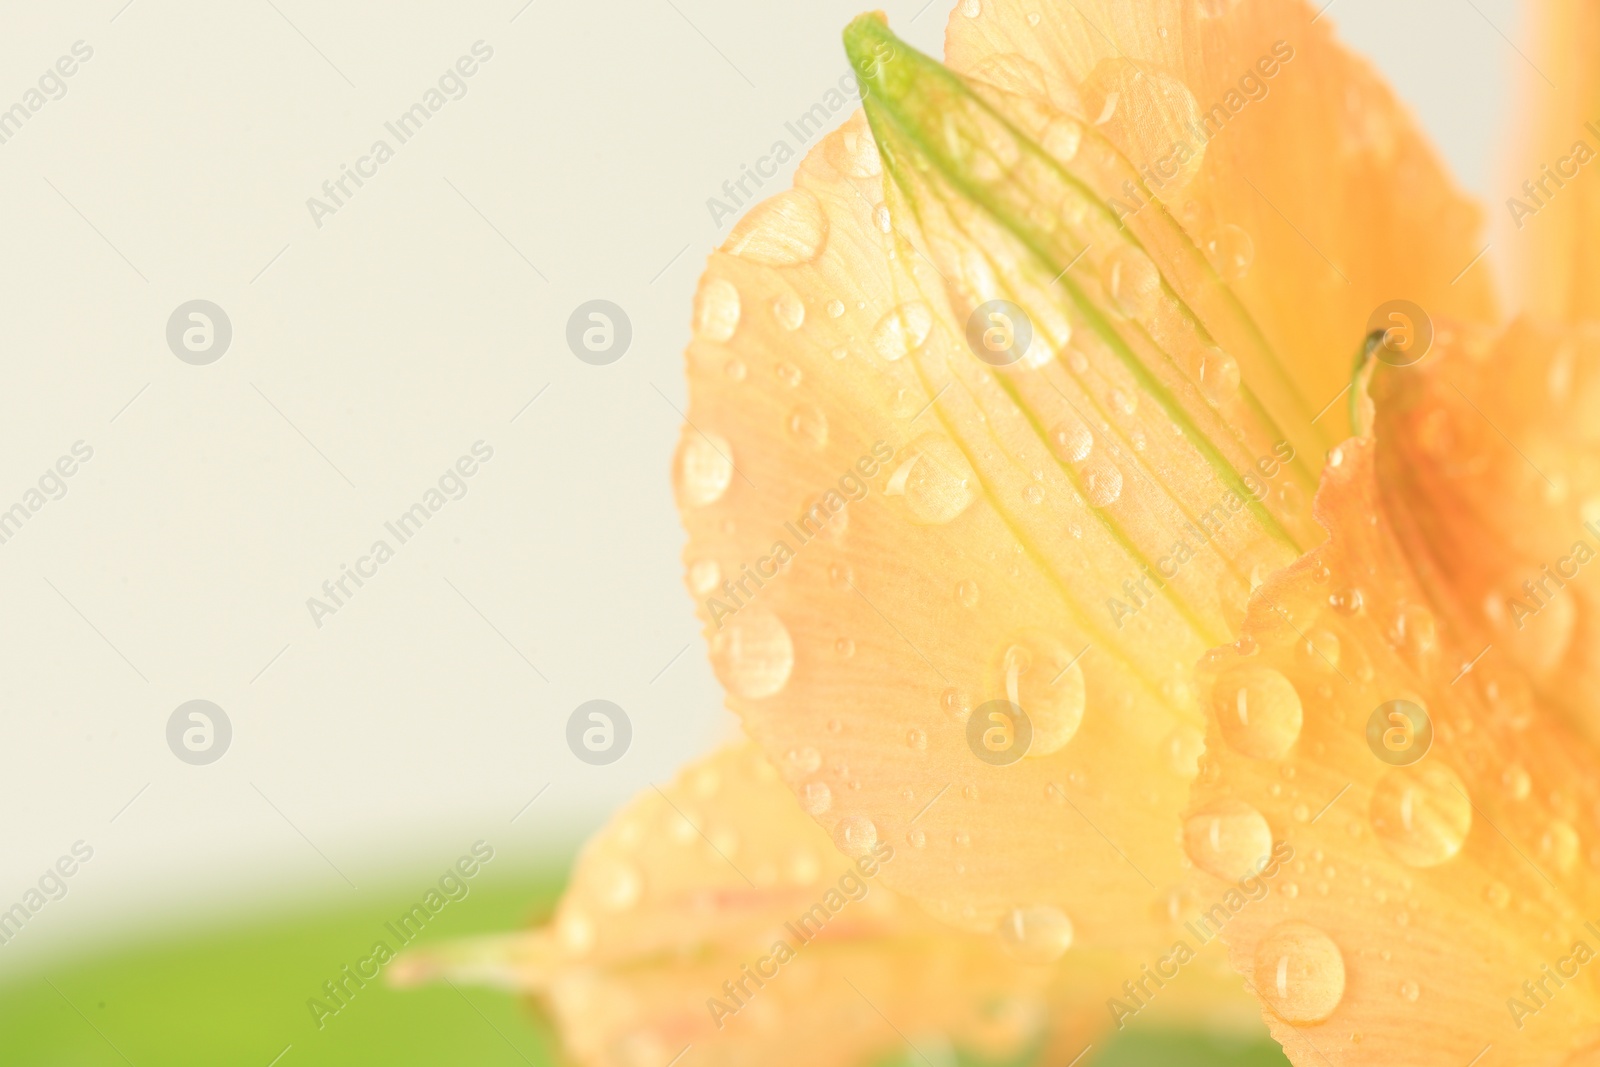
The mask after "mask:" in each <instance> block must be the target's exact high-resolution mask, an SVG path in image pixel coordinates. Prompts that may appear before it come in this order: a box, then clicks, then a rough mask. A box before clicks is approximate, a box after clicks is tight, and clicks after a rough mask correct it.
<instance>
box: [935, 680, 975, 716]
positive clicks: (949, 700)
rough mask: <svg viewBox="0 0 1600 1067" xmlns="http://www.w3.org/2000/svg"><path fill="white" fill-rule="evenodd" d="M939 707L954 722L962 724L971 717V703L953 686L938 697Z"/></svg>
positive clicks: (965, 695)
mask: <svg viewBox="0 0 1600 1067" xmlns="http://www.w3.org/2000/svg"><path fill="white" fill-rule="evenodd" d="M939 706H940V707H942V708H943V709H944V713H945V714H946V715H948V716H950V717H951V718H952V719H954V720H955V721H956V722H961V723H964V722H966V721H967V719H968V718H970V717H971V716H972V701H971V700H970V699H968V697H967V694H965V693H963V692H962V691H961V690H959V689H957V688H956V687H955V686H951V687H950V688H949V689H946V690H945V691H944V694H943V695H942V696H940V697H939Z"/></svg>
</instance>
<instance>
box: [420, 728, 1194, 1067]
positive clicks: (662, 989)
mask: <svg viewBox="0 0 1600 1067" xmlns="http://www.w3.org/2000/svg"><path fill="white" fill-rule="evenodd" d="M897 862H899V850H896V849H894V848H893V847H890V846H888V845H887V843H886V842H885V843H880V844H879V846H878V848H877V850H876V851H875V852H874V853H872V854H871V858H870V859H869V860H868V861H867V862H865V863H857V862H853V861H851V860H849V859H847V858H846V857H844V856H842V855H841V854H840V853H839V852H838V851H837V850H836V849H834V848H833V846H832V845H831V844H830V843H829V842H828V838H827V835H826V834H825V833H823V831H822V830H820V829H819V828H818V827H817V826H816V825H815V823H813V822H812V820H811V819H809V818H808V817H806V815H805V814H804V813H803V812H801V811H800V809H799V807H798V806H797V805H796V804H795V801H794V798H793V796H791V795H790V793H789V791H788V790H787V789H786V788H785V787H784V786H783V784H782V783H781V782H780V781H779V779H778V776H777V774H776V773H775V772H774V771H773V768H772V766H771V765H770V764H769V763H767V761H766V760H765V759H764V758H763V757H762V756H761V755H760V753H759V752H758V751H757V750H756V748H755V747H754V746H753V745H750V744H748V743H740V744H734V745H730V746H727V747H725V748H723V749H721V750H719V751H718V752H716V753H714V754H713V755H711V756H709V757H707V758H705V759H703V760H701V761H699V762H698V763H696V764H694V765H692V766H690V767H689V768H687V769H685V771H684V772H683V773H682V774H681V775H679V777H678V778H677V780H676V781H674V782H672V783H671V784H670V785H668V786H666V787H665V788H663V789H652V790H650V791H647V792H645V793H644V794H643V795H641V796H640V797H638V798H637V799H635V800H634V801H633V802H632V803H630V804H629V805H627V806H626V807H625V808H624V809H623V810H622V811H621V812H619V813H618V814H617V816H616V817H615V818H614V819H613V820H612V821H611V823H609V824H608V825H607V826H606V827H605V828H604V829H602V830H601V831H600V832H599V833H598V834H597V835H596V836H595V837H594V838H592V839H591V840H590V841H589V842H588V844H587V845H585V847H584V850H583V854H582V856H581V857H580V858H579V860H578V862H577V865H576V866H575V868H574V870H573V873H572V881H571V884H570V885H569V887H568V889H567V892H566V894H565V895H564V896H563V898H562V900H561V902H560V904H559V906H558V907H557V909H556V912H555V915H554V917H553V920H552V922H551V923H550V925H549V926H546V927H544V928H542V929H539V930H534V931H529V932H527V933H523V934H517V935H511V936H503V937H497V938H492V939H486V940H478V941H467V942H459V943H454V944H447V945H445V946H442V947H433V948H429V949H424V950H418V951H414V952H412V953H408V954H407V955H406V956H405V957H403V958H402V960H401V961H400V962H399V963H397V964H396V965H395V968H396V971H395V973H396V975H397V980H399V981H401V982H403V983H407V984H410V983H415V982H418V981H422V980H426V979H429V978H433V977H438V976H440V975H443V976H445V977H449V978H451V979H452V980H457V981H461V980H465V981H479V982H488V983H491V984H496V985H501V986H504V987H509V988H513V989H523V990H527V991H529V992H531V993H533V994H535V995H536V996H537V997H538V998H539V999H540V1001H541V1002H542V1003H543V1004H544V1005H545V1006H546V1007H548V1009H549V1010H550V1011H551V1012H552V1014H553V1015H554V1017H555V1021H556V1022H557V1024H558V1026H559V1028H560V1030H561V1033H562V1037H563V1041H564V1043H565V1045H566V1047H567V1049H568V1051H569V1052H570V1053H571V1054H572V1055H573V1057H574V1058H575V1059H576V1060H577V1061H578V1062H580V1063H583V1064H587V1065H592V1067H602V1065H603V1067H662V1065H664V1064H666V1063H668V1062H669V1061H671V1060H672V1059H673V1057H675V1056H677V1055H678V1054H679V1053H680V1052H682V1050H683V1049H684V1048H685V1047H688V1046H692V1047H693V1053H692V1055H693V1057H694V1060H693V1062H695V1063H704V1064H729V1065H733V1064H740V1065H742V1064H751V1063H762V1064H839V1065H844V1067H848V1065H855V1064H867V1063H874V1062H881V1061H882V1060H883V1059H884V1058H885V1057H888V1056H890V1055H893V1054H895V1053H897V1052H905V1053H907V1054H909V1055H911V1056H912V1057H913V1058H918V1057H917V1052H921V1053H922V1055H923V1056H926V1057H928V1058H930V1059H934V1060H939V1059H940V1057H939V1055H938V1053H937V1051H936V1050H944V1051H945V1052H946V1054H948V1052H949V1051H959V1052H961V1053H962V1054H964V1055H969V1056H973V1057H977V1058H979V1059H980V1060H981V1061H982V1062H990V1061H999V1060H1005V1061H1007V1062H1010V1061H1012V1060H1014V1059H1017V1058H1019V1057H1021V1056H1023V1054H1025V1053H1028V1054H1031V1053H1032V1052H1033V1051H1035V1050H1037V1049H1041V1048H1045V1049H1052V1050H1055V1051H1056V1052H1061V1051H1066V1055H1065V1056H1055V1058H1053V1059H1052V1060H1050V1061H1049V1062H1063V1063H1064V1062H1067V1061H1068V1060H1069V1059H1071V1058H1072V1056H1074V1055H1076V1054H1077V1053H1079V1052H1081V1051H1082V1050H1083V1047H1084V1046H1085V1045H1086V1044H1089V1043H1090V1042H1091V1041H1094V1040H1096V1039H1097V1035H1098V1034H1099V1033H1100V1032H1101V1031H1103V1030H1105V1029H1106V1028H1108V1027H1109V1025H1110V1023H1111V1019H1110V1016H1109V1015H1108V1014H1107V1013H1106V1012H1105V1010H1104V1008H1103V1006H1102V1003H1101V992H1102V990H1103V989H1104V988H1106V987H1107V986H1109V985H1110V984H1111V982H1112V976H1113V975H1115V976H1117V977H1119V978H1120V976H1121V975H1122V974H1123V973H1124V972H1125V971H1127V970H1128V968H1129V966H1130V965H1129V964H1128V963H1127V962H1126V961H1125V960H1123V959H1121V958H1119V957H1115V956H1112V955H1109V954H1086V953H1075V954H1074V955H1073V957H1072V959H1071V965H1070V966H1067V967H1063V968H1060V969H1059V970H1058V969H1056V968H1053V967H1051V966H1048V964H1049V963H1050V962H1053V960H1054V958H1055V957H1056V956H1059V955H1060V953H1061V951H1062V950H1063V949H1064V948H1065V945H1066V943H1067V942H1068V941H1070V939H1071V929H1070V927H1066V928H1063V927H1060V926H1056V925H1052V924H1050V923H1049V922H1048V921H1047V918H1046V919H1043V920H1042V919H1040V918H1039V917H1037V916H1022V917H1019V918H1018V920H1017V922H1016V930H1015V936H1013V937H1011V938H1010V939H1009V940H1006V939H997V938H991V937H985V936H978V935H973V934H965V933H960V932H958V931H954V930H951V929H949V928H948V927H945V926H942V925H941V924H938V923H936V922H933V921H932V920H930V919H928V918H927V917H926V916H925V915H923V914H922V913H921V912H920V910H919V909H917V908H916V907H915V906H914V905H912V904H911V903H910V902H909V901H906V900H904V899H903V898H901V897H898V896H896V895H895V894H894V893H892V892H890V891H889V890H888V889H887V888H885V887H884V886H883V885H881V884H880V882H881V872H883V871H886V870H888V869H889V868H891V867H892V866H893V865H894V864H895V863H897ZM869 870H870V871H873V872H874V873H872V874H868V873H866V872H867V871H869ZM779 943H782V944H783V945H784V946H785V948H784V949H783V950H779V949H778V945H779ZM751 975H754V976H755V977H751ZM724 983H727V985H725V984H724ZM1205 989H1206V987H1204V986H1201V987H1199V988H1198V991H1197V992H1195V993H1193V994H1192V996H1197V997H1204V996H1205V995H1206V993H1205ZM906 1041H910V1042H911V1043H912V1044H913V1045H914V1046H915V1048H916V1050H917V1052H912V1051H910V1050H907V1049H906V1048H905V1042H906ZM1067 1050H1070V1051H1067Z"/></svg>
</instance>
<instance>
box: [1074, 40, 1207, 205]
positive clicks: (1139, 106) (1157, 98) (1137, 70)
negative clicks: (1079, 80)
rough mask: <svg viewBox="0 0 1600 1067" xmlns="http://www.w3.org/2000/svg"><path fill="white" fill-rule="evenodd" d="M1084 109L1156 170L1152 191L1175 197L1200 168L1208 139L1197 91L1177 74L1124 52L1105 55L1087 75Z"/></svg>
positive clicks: (1140, 163)
mask: <svg viewBox="0 0 1600 1067" xmlns="http://www.w3.org/2000/svg"><path fill="white" fill-rule="evenodd" d="M1081 92H1082V95H1083V104H1084V112H1085V114H1088V115H1095V116H1099V121H1098V123H1097V125H1099V127H1100V131H1101V133H1103V134H1104V135H1105V136H1106V137H1107V138H1109V139H1110V141H1111V142H1112V143H1113V144H1114V145H1116V147H1117V148H1118V149H1120V150H1121V151H1122V154H1123V155H1125V156H1127V157H1128V161H1129V162H1130V163H1132V164H1133V166H1134V169H1135V170H1137V171H1139V173H1141V174H1146V175H1155V176H1156V177H1157V179H1158V180H1157V181H1156V182H1155V183H1153V185H1152V191H1153V192H1155V193H1156V194H1157V195H1158V196H1160V197H1162V198H1163V199H1167V200H1169V201H1170V200H1171V199H1172V198H1173V196H1174V194H1175V193H1176V192H1177V191H1178V190H1179V189H1181V188H1182V187H1183V186H1184V185H1185V184H1186V183H1187V182H1189V180H1190V179H1192V178H1193V177H1194V176H1195V174H1196V173H1198V172H1199V170H1200V165H1201V163H1203V162H1204V160H1205V141H1203V140H1200V139H1197V138H1196V137H1195V135H1194V133H1193V132H1192V131H1194V130H1197V129H1200V128H1201V124H1200V108H1199V106H1198V105H1197V104H1196V102H1195V98H1194V94H1193V93H1191V92H1190V91H1189V88H1188V86H1186V85H1185V84H1184V83H1183V82H1182V81H1180V80H1179V79H1178V78H1175V77H1173V76H1172V75H1170V74H1167V73H1165V72H1164V71H1160V70H1156V69H1153V68H1151V67H1146V66H1143V65H1141V64H1139V63H1137V62H1135V61H1133V60H1131V59H1127V58H1125V57H1121V56H1118V57H1115V58H1110V59H1103V60H1101V61H1100V62H1099V63H1097V64H1095V66H1094V69H1093V70H1091V71H1090V72H1089V76H1088V77H1087V78H1086V79H1084V82H1083V85H1082V89H1081Z"/></svg>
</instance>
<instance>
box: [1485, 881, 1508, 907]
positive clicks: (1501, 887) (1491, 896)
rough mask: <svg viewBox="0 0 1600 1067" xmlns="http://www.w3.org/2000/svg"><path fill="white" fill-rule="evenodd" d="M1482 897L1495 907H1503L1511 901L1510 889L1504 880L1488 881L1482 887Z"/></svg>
mask: <svg viewBox="0 0 1600 1067" xmlns="http://www.w3.org/2000/svg"><path fill="white" fill-rule="evenodd" d="M1483 899H1485V900H1487V901H1488V902H1489V903H1490V904H1492V905H1493V906H1494V907H1496V908H1505V907H1506V906H1507V905H1509V904H1510V903H1511V890H1510V889H1509V888H1507V887H1506V884H1505V883H1504V882H1490V883H1489V884H1488V885H1487V886H1485V887H1484V890H1483Z"/></svg>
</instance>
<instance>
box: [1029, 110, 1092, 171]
mask: <svg viewBox="0 0 1600 1067" xmlns="http://www.w3.org/2000/svg"><path fill="white" fill-rule="evenodd" d="M1082 142H1083V126H1082V124H1081V123H1079V122H1078V121H1077V120H1076V119H1072V118H1068V117H1067V116H1065V115H1056V116H1055V117H1053V118H1052V119H1051V120H1050V124H1049V125H1047V126H1046V127H1045V128H1044V132H1043V133H1042V134H1040V135H1039V143H1040V144H1041V145H1042V146H1043V147H1044V150H1045V151H1046V152H1048V153H1050V154H1051V155H1052V156H1054V157H1055V159H1056V162H1058V163H1071V162H1072V157H1074V156H1076V155H1077V154H1078V145H1080V144H1081V143H1082Z"/></svg>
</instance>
